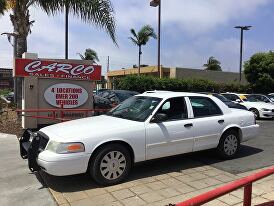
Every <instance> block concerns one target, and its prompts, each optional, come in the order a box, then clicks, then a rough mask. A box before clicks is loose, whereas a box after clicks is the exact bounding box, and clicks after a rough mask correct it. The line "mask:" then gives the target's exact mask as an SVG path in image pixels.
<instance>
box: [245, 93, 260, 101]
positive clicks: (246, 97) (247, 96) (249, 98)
mask: <svg viewBox="0 0 274 206" xmlns="http://www.w3.org/2000/svg"><path fill="white" fill-rule="evenodd" d="M243 101H245V102H259V100H258V99H255V98H254V97H252V96H249V95H245V98H244V99H243Z"/></svg>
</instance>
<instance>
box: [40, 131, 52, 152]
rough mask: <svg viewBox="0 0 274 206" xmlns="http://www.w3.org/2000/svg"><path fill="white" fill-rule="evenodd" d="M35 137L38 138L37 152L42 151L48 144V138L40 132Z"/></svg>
mask: <svg viewBox="0 0 274 206" xmlns="http://www.w3.org/2000/svg"><path fill="white" fill-rule="evenodd" d="M37 135H38V136H39V139H40V142H39V150H44V149H45V148H46V146H47V144H48V142H49V138H48V136H47V135H45V134H44V133H42V132H38V133H37Z"/></svg>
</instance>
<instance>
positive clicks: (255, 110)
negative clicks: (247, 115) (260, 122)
mask: <svg viewBox="0 0 274 206" xmlns="http://www.w3.org/2000/svg"><path fill="white" fill-rule="evenodd" d="M249 111H251V112H252V113H253V114H254V115H255V118H256V119H260V113H259V111H258V110H257V109H254V108H251V109H250V110H249Z"/></svg>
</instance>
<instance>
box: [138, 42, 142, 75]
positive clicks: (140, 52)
mask: <svg viewBox="0 0 274 206" xmlns="http://www.w3.org/2000/svg"><path fill="white" fill-rule="evenodd" d="M141 55H142V47H141V46H139V59H138V76H140V73H141Z"/></svg>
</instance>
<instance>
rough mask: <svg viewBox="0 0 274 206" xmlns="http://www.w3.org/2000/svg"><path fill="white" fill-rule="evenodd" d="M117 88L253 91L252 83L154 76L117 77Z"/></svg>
mask: <svg viewBox="0 0 274 206" xmlns="http://www.w3.org/2000/svg"><path fill="white" fill-rule="evenodd" d="M114 84H115V89H121V90H131V91H137V92H140V93H142V92H145V91H149V90H168V91H180V92H239V93H247V92H251V91H252V89H251V86H250V85H243V84H239V83H226V84H225V83H216V82H213V81H210V80H206V79H170V78H162V79H160V78H157V77H153V76H140V77H139V76H136V75H131V76H126V77H122V78H119V79H116V80H115V82H114Z"/></svg>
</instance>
